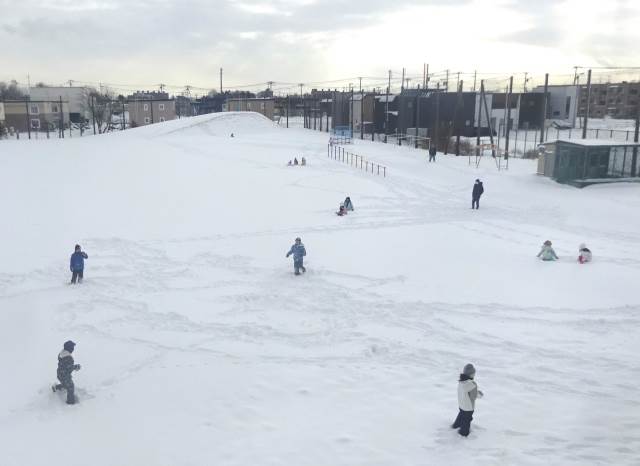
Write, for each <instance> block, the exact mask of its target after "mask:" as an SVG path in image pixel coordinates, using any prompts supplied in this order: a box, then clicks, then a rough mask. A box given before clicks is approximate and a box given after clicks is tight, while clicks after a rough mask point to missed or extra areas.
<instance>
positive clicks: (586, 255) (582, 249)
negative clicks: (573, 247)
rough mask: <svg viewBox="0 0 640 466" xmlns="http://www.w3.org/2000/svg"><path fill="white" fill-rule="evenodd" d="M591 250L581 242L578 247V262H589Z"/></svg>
mask: <svg viewBox="0 0 640 466" xmlns="http://www.w3.org/2000/svg"><path fill="white" fill-rule="evenodd" d="M592 257H593V256H592V255H591V250H590V249H589V248H588V247H587V245H586V244H584V243H582V244H581V245H580V246H579V248H578V262H580V263H581V264H584V263H585V262H591V259H592Z"/></svg>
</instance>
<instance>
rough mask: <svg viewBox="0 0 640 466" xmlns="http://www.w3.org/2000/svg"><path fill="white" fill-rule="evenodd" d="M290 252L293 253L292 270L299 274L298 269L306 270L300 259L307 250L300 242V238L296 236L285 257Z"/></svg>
mask: <svg viewBox="0 0 640 466" xmlns="http://www.w3.org/2000/svg"><path fill="white" fill-rule="evenodd" d="M291 254H293V271H294V272H295V274H296V275H300V270H302V273H304V272H306V271H307V269H305V268H304V265H302V261H303V260H304V259H303V258H304V256H306V255H307V251H306V250H305V249H304V244H302V240H301V239H300V238H296V242H295V244H294V245H293V246H291V249H289V252H288V253H287V257H289V256H290V255H291Z"/></svg>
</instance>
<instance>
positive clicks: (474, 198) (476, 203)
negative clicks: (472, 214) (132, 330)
mask: <svg viewBox="0 0 640 466" xmlns="http://www.w3.org/2000/svg"><path fill="white" fill-rule="evenodd" d="M482 193H484V186H482V181H480V180H478V179H476V182H475V184H474V185H473V191H472V192H471V208H472V209H479V208H480V196H482Z"/></svg>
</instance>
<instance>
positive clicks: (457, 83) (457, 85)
mask: <svg viewBox="0 0 640 466" xmlns="http://www.w3.org/2000/svg"><path fill="white" fill-rule="evenodd" d="M458 87H460V72H459V71H458V78H457V80H456V89H458Z"/></svg>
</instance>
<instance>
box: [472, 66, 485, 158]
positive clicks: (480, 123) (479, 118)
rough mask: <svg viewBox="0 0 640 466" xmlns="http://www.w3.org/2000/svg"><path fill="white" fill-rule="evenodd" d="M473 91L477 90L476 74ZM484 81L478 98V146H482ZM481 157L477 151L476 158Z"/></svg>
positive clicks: (481, 83) (481, 82)
mask: <svg viewBox="0 0 640 466" xmlns="http://www.w3.org/2000/svg"><path fill="white" fill-rule="evenodd" d="M473 79H474V83H473V90H474V92H475V90H476V83H475V73H474V78H473ZM483 88H484V81H480V96H479V97H478V128H477V130H476V146H479V145H480V128H481V127H482V98H483V97H484V92H483V91H484V89H483ZM479 155H480V148H478V150H477V151H476V156H479Z"/></svg>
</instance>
